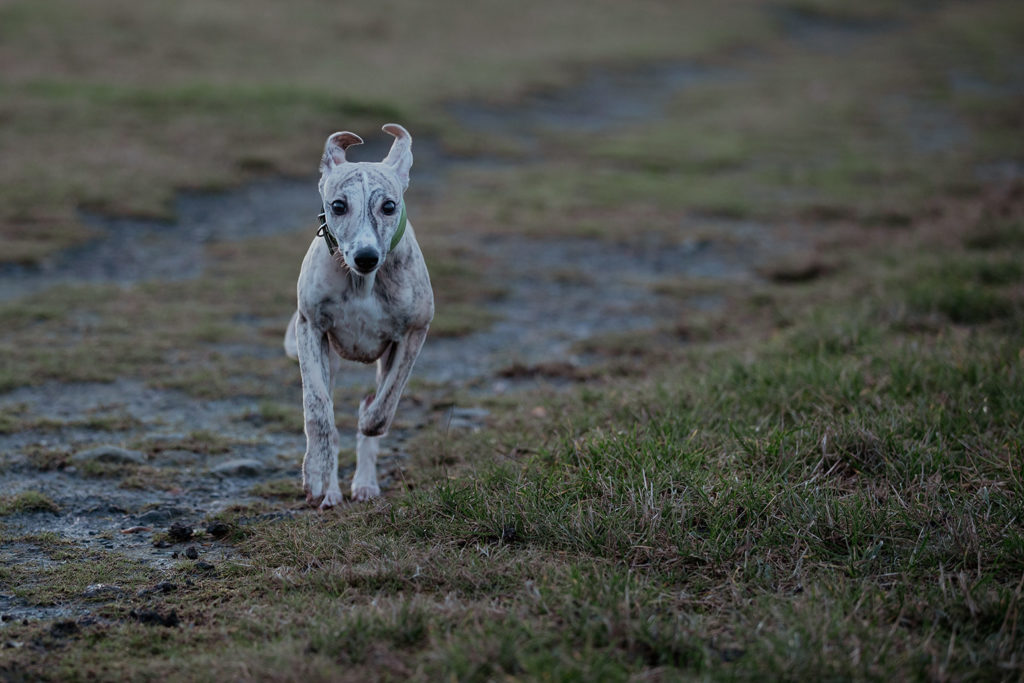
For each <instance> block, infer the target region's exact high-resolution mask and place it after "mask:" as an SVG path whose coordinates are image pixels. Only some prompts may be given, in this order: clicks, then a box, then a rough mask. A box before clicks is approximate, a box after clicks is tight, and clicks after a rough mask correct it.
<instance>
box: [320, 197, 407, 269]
mask: <svg viewBox="0 0 1024 683" xmlns="http://www.w3.org/2000/svg"><path fill="white" fill-rule="evenodd" d="M317 218H319V219H320V229H319V230H317V231H316V234H317V236H319V237H323V238H324V241H325V242H327V249H328V251H330V252H331V256H334V255H335V254H336V253H338V240H336V239H335V238H334V235H332V234H331V231H330V229H329V228H328V227H327V213H326V212H321V213H320V215H319V216H317ZM408 222H409V219H408V218H406V216H405V202H402V216H401V218H399V219H398V229H397V230H395V236H394V237H392V238H391V246H390V247H388V251H389V252H391V251H394V250H395V247H397V246H398V243H399V242H401V241H402V236H403V235H404V234H405V224H406V223H408Z"/></svg>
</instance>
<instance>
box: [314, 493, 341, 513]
mask: <svg viewBox="0 0 1024 683" xmlns="http://www.w3.org/2000/svg"><path fill="white" fill-rule="evenodd" d="M342 500H343V498H342V495H341V489H339V488H333V489H328V491H327V493H325V494H324V499H323V501H321V503H320V508H319V509H320V510H321V511H323V510H326V509H328V508H332V507H334V506H336V505H341V501H342Z"/></svg>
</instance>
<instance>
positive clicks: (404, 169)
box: [384, 123, 412, 190]
mask: <svg viewBox="0 0 1024 683" xmlns="http://www.w3.org/2000/svg"><path fill="white" fill-rule="evenodd" d="M384 132H385V133H387V134H388V135H393V136H395V141H394V142H393V143H391V151H389V152H388V155H387V156H386V157H384V163H385V164H387V165H388V166H391V167H392V168H393V169H395V174H396V175H398V179H399V180H401V181H402V189H403V190H405V189H408V187H409V169H410V168H412V136H411V135H409V131H407V130H406V129H405V128H403V127H402V126H400V125H398V124H397V123H388V124H386V125H385V126H384Z"/></svg>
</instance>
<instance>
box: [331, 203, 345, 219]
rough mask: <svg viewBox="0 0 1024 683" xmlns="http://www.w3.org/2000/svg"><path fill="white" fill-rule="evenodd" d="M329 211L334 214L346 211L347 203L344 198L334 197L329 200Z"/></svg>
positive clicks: (337, 214)
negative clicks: (332, 199)
mask: <svg viewBox="0 0 1024 683" xmlns="http://www.w3.org/2000/svg"><path fill="white" fill-rule="evenodd" d="M331 211H333V212H334V215H335V216H340V215H341V214H343V213H345V212H346V211H348V204H346V203H345V200H344V199H335V200H334V201H333V202H331Z"/></svg>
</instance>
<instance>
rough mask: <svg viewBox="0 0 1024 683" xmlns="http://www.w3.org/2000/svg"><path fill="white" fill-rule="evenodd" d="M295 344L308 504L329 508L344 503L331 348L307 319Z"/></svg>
mask: <svg viewBox="0 0 1024 683" xmlns="http://www.w3.org/2000/svg"><path fill="white" fill-rule="evenodd" d="M295 341H296V347H297V352H298V357H299V372H300V373H301V375H302V412H303V417H304V418H305V430H306V456H305V457H304V458H303V460H302V485H303V488H304V489H305V490H306V500H308V501H310V502H311V503H314V504H316V503H320V508H321V509H324V508H329V507H333V506H334V505H337V504H338V503H340V502H341V500H342V498H341V488H340V487H339V486H338V445H339V444H338V430H337V428H336V427H335V425H334V400H333V398H332V395H331V394H332V391H331V389H332V387H331V385H332V375H333V372H332V371H331V358H330V354H331V351H330V346H329V344H328V342H327V337H326V335H325V334H324V333H323V331H321V330H318V329H316V328H315V327H314V326H313V324H312V323H311V322H310V321H309V320H307V319H306V318H305V317H303V316H299V318H298V320H297V321H296V325H295Z"/></svg>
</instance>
